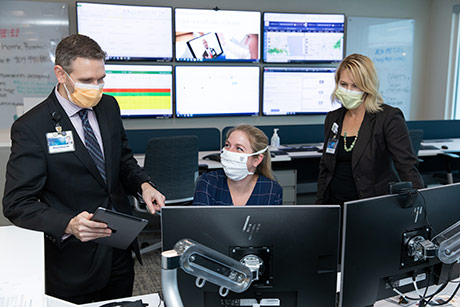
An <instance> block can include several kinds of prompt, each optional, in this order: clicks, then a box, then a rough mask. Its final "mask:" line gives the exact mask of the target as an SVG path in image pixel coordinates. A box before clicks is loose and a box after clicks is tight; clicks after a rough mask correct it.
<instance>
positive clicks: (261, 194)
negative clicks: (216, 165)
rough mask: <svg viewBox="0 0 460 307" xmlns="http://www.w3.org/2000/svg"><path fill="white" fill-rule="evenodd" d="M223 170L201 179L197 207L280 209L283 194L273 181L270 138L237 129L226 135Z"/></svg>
mask: <svg viewBox="0 0 460 307" xmlns="http://www.w3.org/2000/svg"><path fill="white" fill-rule="evenodd" d="M221 163H222V166H223V170H217V171H214V172H209V173H205V174H203V175H201V177H200V178H199V179H198V182H197V184H196V188H195V196H194V199H193V204H194V205H221V206H222V205H227V206H244V205H281V204H282V200H283V190H282V188H281V186H280V185H279V184H278V183H277V182H276V181H274V180H273V174H272V170H271V162H270V153H269V151H268V138H267V136H266V135H265V134H264V133H263V132H262V131H261V130H260V129H258V128H256V127H254V126H251V125H245V124H242V125H238V126H236V127H234V128H232V129H230V130H229V131H228V133H227V140H226V141H225V146H224V148H223V149H222V152H221Z"/></svg>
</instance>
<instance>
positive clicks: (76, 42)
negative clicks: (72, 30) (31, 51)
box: [55, 34, 105, 74]
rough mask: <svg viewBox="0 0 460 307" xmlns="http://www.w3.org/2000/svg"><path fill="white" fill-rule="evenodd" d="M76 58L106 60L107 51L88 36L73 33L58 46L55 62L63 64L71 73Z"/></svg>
mask: <svg viewBox="0 0 460 307" xmlns="http://www.w3.org/2000/svg"><path fill="white" fill-rule="evenodd" d="M76 58H86V59H92V60H104V59H105V52H104V51H103V50H102V49H101V47H100V46H99V45H98V43H96V41H94V40H93V39H91V38H89V37H88V36H85V35H81V34H73V35H70V36H67V37H66V38H64V39H63V40H62V41H61V42H60V43H59V44H58V45H57V47H56V60H55V64H56V65H60V66H62V68H64V70H65V71H66V72H68V73H69V74H70V73H71V72H72V67H71V66H72V63H73V61H74V60H75V59H76Z"/></svg>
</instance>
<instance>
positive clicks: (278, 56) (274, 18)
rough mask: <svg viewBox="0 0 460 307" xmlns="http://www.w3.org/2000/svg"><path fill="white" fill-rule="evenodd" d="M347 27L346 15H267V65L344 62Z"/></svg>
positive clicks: (265, 16)
mask: <svg viewBox="0 0 460 307" xmlns="http://www.w3.org/2000/svg"><path fill="white" fill-rule="evenodd" d="M344 23H345V15H343V14H291V13H264V48H263V49H264V61H265V62H266V63H296V62H297V63H314V62H338V61H341V60H342V59H343V53H344V34H345V31H344Z"/></svg>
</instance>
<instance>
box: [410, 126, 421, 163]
mask: <svg viewBox="0 0 460 307" xmlns="http://www.w3.org/2000/svg"><path fill="white" fill-rule="evenodd" d="M409 138H410V141H411V143H412V150H413V152H414V154H415V156H416V157H418V152H419V150H420V146H421V144H422V140H423V130H422V129H411V130H409ZM419 162H423V161H422V160H420V159H419Z"/></svg>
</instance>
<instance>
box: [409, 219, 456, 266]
mask: <svg viewBox="0 0 460 307" xmlns="http://www.w3.org/2000/svg"><path fill="white" fill-rule="evenodd" d="M407 250H408V254H409V256H411V257H413V258H414V260H415V261H419V260H426V259H428V258H435V257H437V258H438V259H439V260H440V261H441V262H442V263H446V264H452V263H454V262H458V261H459V260H460V221H458V222H457V223H455V224H453V225H452V226H450V227H448V228H447V229H445V230H444V231H442V232H441V233H440V234H438V235H436V236H435V237H434V238H433V239H432V240H428V239H425V238H423V236H415V237H413V238H411V239H410V240H409V241H408V243H407Z"/></svg>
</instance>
